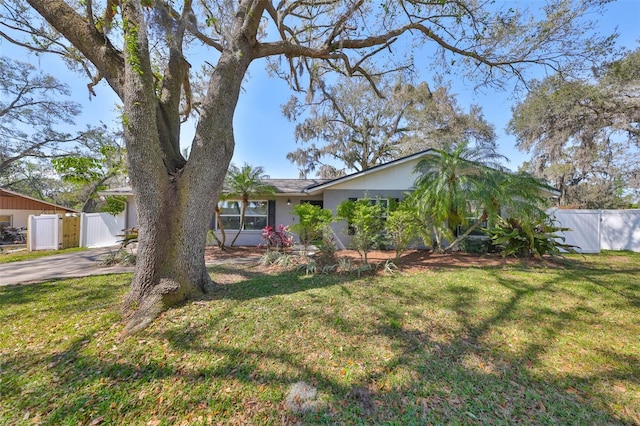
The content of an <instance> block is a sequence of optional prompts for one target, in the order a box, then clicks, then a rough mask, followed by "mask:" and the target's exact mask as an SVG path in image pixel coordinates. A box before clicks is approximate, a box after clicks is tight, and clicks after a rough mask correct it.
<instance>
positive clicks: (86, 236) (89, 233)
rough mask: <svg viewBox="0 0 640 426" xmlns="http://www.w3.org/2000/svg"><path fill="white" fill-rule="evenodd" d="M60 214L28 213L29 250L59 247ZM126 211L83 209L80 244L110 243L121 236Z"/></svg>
mask: <svg viewBox="0 0 640 426" xmlns="http://www.w3.org/2000/svg"><path fill="white" fill-rule="evenodd" d="M61 219H62V217H61V215H57V214H52V215H39V216H33V215H32V216H29V225H28V230H29V250H31V251H35V250H57V249H59V248H62V245H63V244H62V241H63V232H62V220H61ZM125 224H126V220H125V215H124V214H120V215H118V216H112V215H110V214H108V213H81V215H80V246H81V247H90V248H94V247H110V246H114V245H117V244H118V242H119V240H121V239H122V234H123V229H124V228H125Z"/></svg>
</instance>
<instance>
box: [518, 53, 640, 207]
mask: <svg viewBox="0 0 640 426" xmlns="http://www.w3.org/2000/svg"><path fill="white" fill-rule="evenodd" d="M509 130H510V131H511V133H513V134H514V135H515V136H516V139H517V145H518V148H520V149H521V150H523V151H526V152H529V153H531V154H532V155H533V159H532V161H530V162H529V163H527V164H525V167H526V168H527V169H528V171H529V172H531V173H533V174H535V175H536V176H538V177H541V178H544V179H546V180H548V181H549V182H551V183H552V184H553V185H554V186H555V187H556V188H558V189H559V190H560V193H561V194H560V203H561V205H571V206H575V207H579V208H620V207H624V206H625V205H628V203H629V200H628V199H625V195H630V194H633V193H634V192H635V195H636V196H637V195H638V194H639V193H640V138H639V136H640V49H636V50H635V51H634V52H629V53H628V54H626V55H625V56H624V57H623V58H622V59H620V60H618V61H615V62H612V63H608V64H604V65H602V66H600V67H598V68H597V71H596V75H595V76H594V75H593V74H589V75H587V77H586V78H581V79H573V80H571V81H566V80H565V79H563V78H562V76H558V75H553V76H550V77H548V78H546V79H544V80H543V81H539V82H534V83H533V84H532V90H531V91H530V92H529V94H528V96H527V97H526V99H524V100H523V102H521V103H520V104H519V105H517V106H516V108H515V109H514V111H513V118H512V119H511V121H510V122H509Z"/></svg>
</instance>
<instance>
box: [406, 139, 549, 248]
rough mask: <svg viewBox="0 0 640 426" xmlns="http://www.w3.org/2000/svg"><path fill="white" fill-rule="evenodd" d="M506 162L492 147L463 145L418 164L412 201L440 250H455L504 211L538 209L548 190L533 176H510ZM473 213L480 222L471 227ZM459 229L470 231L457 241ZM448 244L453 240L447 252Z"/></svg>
mask: <svg viewBox="0 0 640 426" xmlns="http://www.w3.org/2000/svg"><path fill="white" fill-rule="evenodd" d="M502 158H504V157H503V156H502V155H500V154H498V153H496V152H495V150H494V149H493V148H492V147H484V146H481V147H470V146H468V144H467V143H460V144H458V145H456V146H453V147H452V149H450V150H437V151H434V153H433V154H432V155H429V156H427V157H425V158H424V159H423V160H421V161H420V162H419V163H418V164H417V165H416V168H415V173H416V174H418V178H417V179H416V182H415V188H416V190H415V191H414V193H413V195H412V197H413V198H414V202H415V205H416V206H417V208H418V211H419V212H420V214H421V215H423V216H424V217H427V218H429V219H430V223H432V224H433V225H432V226H433V233H434V237H435V240H436V249H437V250H439V251H447V250H448V251H450V250H452V249H453V248H454V247H456V246H457V245H458V244H459V243H460V242H462V241H463V240H464V239H465V238H467V237H468V236H469V235H470V234H471V233H472V232H473V231H474V230H476V229H477V228H478V227H480V226H481V224H482V223H484V222H485V221H487V220H489V221H493V220H495V218H496V217H497V216H498V215H499V214H500V211H501V209H509V210H510V211H511V212H512V214H514V213H516V212H518V211H524V210H533V209H539V205H540V203H541V202H542V201H543V197H542V196H541V189H542V187H543V186H544V185H543V184H541V183H540V182H539V181H538V180H536V179H534V178H532V177H530V176H527V175H523V174H511V173H508V172H507V171H505V169H504V168H503V167H502V166H501V165H500V164H499V163H498V161H499V160H500V159H502ZM473 212H475V213H476V217H477V218H476V220H474V221H473V223H471V224H470V223H468V219H467V217H468V216H469V215H470V214H471V213H473ZM478 213H480V214H479V215H478ZM459 225H464V226H467V225H470V226H469V227H468V228H467V230H466V231H465V232H464V233H463V234H462V235H460V236H458V237H457V238H455V230H456V229H457V228H458V226H459ZM444 239H447V240H449V241H452V242H451V244H449V245H448V246H447V247H446V249H444V248H443V247H442V244H443V240H444Z"/></svg>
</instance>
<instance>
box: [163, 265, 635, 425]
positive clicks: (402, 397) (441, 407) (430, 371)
mask: <svg viewBox="0 0 640 426" xmlns="http://www.w3.org/2000/svg"><path fill="white" fill-rule="evenodd" d="M334 279H335V278H334ZM496 279H497V280H498V283H499V285H500V286H502V287H504V288H505V289H507V290H508V293H509V296H507V297H504V298H503V300H501V302H500V303H498V304H497V306H496V307H495V309H493V310H492V311H491V312H490V314H478V312H477V311H478V309H479V308H480V306H479V305H481V304H482V301H481V298H480V297H479V294H478V291H477V290H475V289H473V288H468V287H465V286H461V285H451V286H448V287H445V288H444V289H443V291H445V292H448V293H449V295H448V298H449V299H447V300H450V302H449V303H448V305H447V307H448V309H449V310H450V311H451V312H452V314H451V315H452V316H455V319H456V322H457V323H458V324H459V326H458V327H452V328H448V327H446V326H443V327H442V329H447V330H448V331H449V332H451V330H452V329H453V330H455V332H454V334H455V335H454V336H451V337H449V338H446V339H443V337H442V336H437V334H438V333H437V331H438V330H437V324H435V326H434V327H433V328H431V329H421V328H416V327H414V326H413V325H412V323H413V321H416V322H417V323H419V324H420V323H421V321H422V322H426V323H428V322H429V318H428V316H425V315H424V314H421V313H419V312H416V311H412V310H411V309H410V308H411V305H412V304H413V303H414V302H413V301H411V300H404V301H402V302H404V303H405V304H404V305H400V306H395V307H394V306H393V305H390V304H389V303H388V300H384V297H383V298H379V299H371V300H367V309H371V312H372V315H371V316H370V317H366V318H363V317H358V318H357V319H350V318H349V314H348V309H347V311H346V312H345V309H346V308H345V307H344V306H342V307H341V308H340V309H338V310H336V309H333V308H332V306H331V301H332V300H334V301H335V298H336V297H337V296H336V295H335V294H334V295H332V296H327V298H326V299H324V302H325V304H326V307H325V309H324V310H322V309H319V308H318V309H316V310H314V311H313V312H312V313H310V314H307V315H304V314H302V315H301V314H300V311H301V309H300V308H299V306H298V305H295V306H292V305H288V304H286V303H283V304H282V310H283V312H285V311H288V312H289V314H288V315H283V319H282V321H285V322H286V321H288V322H289V324H288V327H289V329H291V330H298V329H299V330H304V328H305V324H307V323H308V322H309V315H314V316H315V317H316V320H319V321H320V322H322V323H323V324H324V330H328V331H325V332H322V333H317V334H315V335H314V334H313V333H309V332H301V333H302V334H303V336H304V337H302V338H301V340H300V341H299V342H298V343H299V345H301V346H296V345H295V344H292V343H291V342H285V341H282V342H279V344H276V345H275V346H274V345H271V344H269V343H268V342H267V341H265V340H262V339H264V336H263V335H261V334H260V333H258V334H259V336H258V337H256V340H255V341H254V344H253V345H245V344H243V343H241V342H239V341H238V342H236V343H233V341H232V342H228V343H227V342H223V341H217V340H216V341H212V340H211V339H210V338H209V337H208V336H211V335H212V334H213V330H214V329H217V327H218V326H217V325H215V323H216V321H220V320H221V319H223V318H226V317H228V316H234V315H235V314H234V312H233V310H227V311H224V312H220V314H219V315H218V316H217V317H216V319H215V320H214V321H212V323H211V324H210V325H206V324H201V326H200V327H197V328H196V330H193V329H189V330H187V329H183V328H176V329H174V330H172V331H170V332H166V331H165V332H163V333H161V334H160V335H159V338H160V337H161V338H163V339H166V340H167V341H168V342H170V344H171V345H172V347H173V348H175V350H177V351H182V352H185V353H215V354H218V355H221V356H223V357H224V359H225V360H226V361H225V363H223V364H220V365H218V366H217V367H216V369H213V370H212V369H205V370H203V371H201V373H200V374H204V375H205V376H207V377H211V376H214V377H222V376H224V377H227V378H229V379H233V380H237V381H240V382H242V383H245V384H268V385H271V386H275V387H277V388H280V389H282V388H283V387H286V386H287V385H288V384H291V383H293V382H296V381H298V380H304V381H306V382H308V383H311V384H312V385H313V386H316V387H317V388H318V389H319V390H320V392H321V393H323V394H324V395H325V398H326V401H327V406H326V407H325V409H324V410H322V411H320V412H319V413H312V414H307V415H304V416H299V417H297V418H296V420H297V421H301V422H303V423H304V422H311V423H327V422H328V423H333V422H338V423H341V422H346V423H351V422H356V423H359V422H365V423H383V422H389V421H390V422H400V423H403V424H411V423H432V422H436V423H437V422H447V421H456V422H462V423H467V422H470V423H476V422H478V423H487V422H491V423H503V424H513V423H561V424H562V423H589V424H597V423H609V424H616V423H624V422H625V421H627V422H629V421H632V420H631V419H633V417H628V418H627V419H625V420H622V419H620V418H618V417H616V416H615V415H613V414H611V413H610V412H608V410H607V409H606V406H607V405H608V404H610V403H611V401H610V395H607V394H603V393H599V392H598V390H597V389H595V386H592V387H591V388H590V389H589V391H590V392H592V395H591V397H589V398H582V397H580V396H579V395H576V394H575V393H574V392H572V390H571V389H569V390H568V389H567V388H565V387H563V386H561V385H559V384H558V383H556V380H555V379H554V378H553V377H551V376H549V375H548V374H546V373H540V372H538V371H537V370H536V368H535V367H536V366H539V365H540V364H541V363H542V361H541V359H542V358H543V357H544V356H545V354H546V352H547V349H548V347H549V342H553V341H554V339H555V338H556V337H557V336H559V335H560V334H562V333H563V332H564V331H565V329H567V328H568V327H570V325H571V324H572V323H575V322H577V321H580V320H581V317H582V316H583V315H584V314H585V313H586V314H590V313H592V312H590V311H589V309H588V308H585V307H581V306H578V307H576V308H575V309H574V310H562V311H555V310H553V309H546V308H545V309H540V310H539V312H534V313H527V312H524V311H523V309H522V306H523V305H524V304H525V302H527V301H528V300H530V299H532V298H536V297H537V296H538V295H539V294H544V293H549V294H554V292H556V290H555V289H554V288H553V287H554V282H553V281H549V282H545V283H543V284H541V285H538V284H535V285H529V284H526V283H521V282H519V281H518V280H516V279H506V278H503V277H496ZM276 280H277V278H272V279H271V281H270V280H269V279H266V280H265V282H264V283H260V284H258V285H256V282H251V281H247V282H243V283H239V284H234V287H235V286H240V287H238V288H235V289H234V290H233V291H232V292H231V293H230V294H229V295H228V296H229V298H230V299H233V300H234V301H247V300H250V299H256V298H270V297H273V296H276V295H287V294H291V293H294V292H299V291H303V290H305V289H309V288H318V286H317V285H316V286H315V287H306V286H305V284H301V283H299V282H298V283H294V284H292V285H290V286H289V287H287V289H288V290H287V291H284V292H282V291H281V290H280V289H279V286H277V287H273V284H274V282H277V281H276ZM355 281H356V282H357V284H356V285H359V286H367V284H366V283H365V282H364V281H363V280H355ZM331 284H342V285H344V286H345V287H348V288H351V289H352V290H353V285H354V284H353V283H349V282H348V280H346V281H343V282H336V281H332V280H329V281H324V283H323V285H331ZM250 290H252V291H250ZM347 294H348V296H349V297H351V296H352V291H347ZM296 303H298V304H302V305H304V307H310V306H311V304H312V300H311V298H307V299H306V300H304V301H301V302H296ZM528 309H529V308H528ZM534 310H535V309H534ZM522 314H526V315H529V316H535V317H544V318H545V321H544V322H541V323H538V324H531V326H532V327H537V328H538V329H539V330H538V331H537V333H536V334H535V336H534V337H533V338H530V339H528V340H527V341H525V342H523V343H521V344H519V347H517V348H515V349H513V348H509V344H510V342H509V340H508V339H509V338H505V340H503V341H502V342H495V341H494V342H490V341H489V340H488V336H489V335H490V334H492V333H494V332H495V330H496V329H499V328H501V327H505V326H509V323H511V322H513V321H520V320H524V321H527V320H529V319H530V318H529V319H528V318H524V319H522V318H520V315H522ZM432 325H433V324H432ZM223 330H225V329H223ZM226 332H228V333H230V334H233V333H234V328H233V327H232V328H231V329H226ZM325 333H329V334H335V335H341V336H346V337H344V338H345V339H347V344H351V347H348V348H345V349H343V348H342V347H340V349H339V350H338V348H337V347H335V346H334V347H324V348H323V347H322V344H321V343H320V344H318V341H320V342H321V341H322V340H324V339H325ZM277 334H278V333H277V332H274V336H273V338H277ZM186 335H188V336H189V337H188V338H187V339H185V336H186ZM287 336H289V338H290V339H293V340H296V338H297V337H296V334H295V333H293V334H288V335H287ZM381 338H382V339H383V340H382V341H383V342H384V345H385V346H388V348H387V349H386V350H387V351H389V353H392V354H393V355H392V356H390V357H389V359H388V360H386V361H384V362H383V363H382V364H381V365H379V366H376V367H373V368H370V369H367V368H364V371H361V370H358V368H356V367H350V365H353V363H355V364H359V363H361V364H363V365H366V364H367V363H368V361H367V357H368V356H370V355H371V353H372V352H371V350H372V348H371V347H368V348H367V346H368V345H369V346H370V344H368V343H367V341H368V340H371V341H373V342H377V341H381V340H380V339H381ZM232 340H233V339H232ZM327 341H328V342H332V341H331V340H327ZM333 343H334V344H337V343H335V341H333ZM359 344H361V345H362V346H363V347H359ZM376 344H377V343H376ZM302 345H306V347H304V346H302ZM380 349H382V347H381V348H380ZM343 350H344V351H348V353H349V354H348V355H340V352H342V351H343ZM328 359H332V360H334V362H337V363H339V364H341V365H339V366H337V367H335V368H332V367H331V362H329V361H327V360H328ZM234 360H235V361H234ZM628 361H630V360H627V361H625V362H628ZM269 366H273V367H269ZM350 369H353V370H354V371H355V370H358V373H354V378H353V379H351V380H350V379H346V378H345V375H349V374H350V373H349V371H350ZM611 377H613V376H610V375H603V376H601V377H599V376H597V375H593V376H592V377H591V379H590V381H591V383H593V384H596V383H602V382H603V381H606V380H607V379H608V378H611ZM625 377H627V376H625ZM565 379H567V380H568V381H569V382H572V381H574V380H575V379H574V378H571V377H569V376H568V375H565ZM631 415H633V413H632V414H631Z"/></svg>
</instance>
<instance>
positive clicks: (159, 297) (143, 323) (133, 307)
mask: <svg viewBox="0 0 640 426" xmlns="http://www.w3.org/2000/svg"><path fill="white" fill-rule="evenodd" d="M216 287H217V285H216V284H215V283H214V282H213V281H212V280H211V279H210V278H209V276H208V275H207V280H206V282H204V283H200V285H198V286H196V285H190V286H185V285H181V284H180V283H179V282H178V281H176V280H174V279H170V278H163V279H161V280H160V282H159V283H158V284H157V285H156V286H154V287H153V290H152V291H150V292H148V293H147V294H144V295H141V296H138V297H136V295H135V294H133V293H131V292H130V293H129V294H128V295H127V297H126V298H125V300H124V303H123V307H122V313H123V316H124V317H125V319H126V324H125V327H124V329H123V330H122V332H121V335H120V336H121V337H126V336H130V335H132V334H135V333H137V332H138V331H140V330H143V329H145V328H146V327H147V326H148V325H149V324H151V323H152V322H153V321H154V320H155V319H156V318H157V317H158V316H159V315H160V314H161V313H162V312H163V311H166V310H167V309H168V308H171V307H173V306H176V305H178V304H180V303H182V302H185V301H187V300H190V299H197V298H198V297H200V296H202V295H204V294H211V293H212V292H213V291H214V290H215V289H216Z"/></svg>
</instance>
